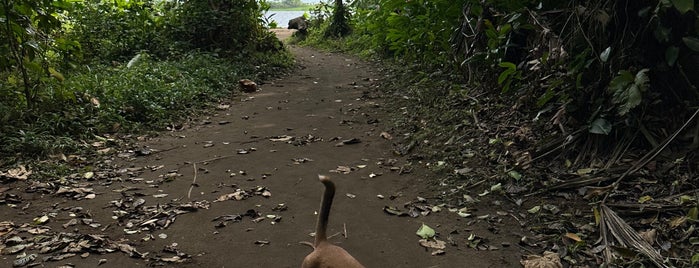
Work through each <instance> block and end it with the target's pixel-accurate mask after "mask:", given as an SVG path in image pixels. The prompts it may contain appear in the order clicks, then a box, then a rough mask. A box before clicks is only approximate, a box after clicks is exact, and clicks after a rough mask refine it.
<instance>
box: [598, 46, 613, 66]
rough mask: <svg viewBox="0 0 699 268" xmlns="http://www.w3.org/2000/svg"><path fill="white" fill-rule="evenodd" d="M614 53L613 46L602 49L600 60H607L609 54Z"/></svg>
mask: <svg viewBox="0 0 699 268" xmlns="http://www.w3.org/2000/svg"><path fill="white" fill-rule="evenodd" d="M611 53H612V47H607V49H605V50H604V51H602V54H600V55H599V58H600V60H602V62H607V60H609V54H611Z"/></svg>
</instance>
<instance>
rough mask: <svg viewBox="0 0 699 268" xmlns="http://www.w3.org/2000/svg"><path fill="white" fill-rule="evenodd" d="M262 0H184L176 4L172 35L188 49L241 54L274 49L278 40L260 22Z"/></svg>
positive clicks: (264, 8)
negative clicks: (259, 2) (184, 0)
mask: <svg viewBox="0 0 699 268" xmlns="http://www.w3.org/2000/svg"><path fill="white" fill-rule="evenodd" d="M268 8H269V5H266V4H265V2H264V1H262V4H258V1H255V0H216V1H186V2H183V3H182V4H180V5H179V6H177V7H176V8H175V11H174V12H175V16H174V17H175V18H176V19H174V21H173V22H172V25H171V26H170V27H171V29H170V31H171V33H170V34H171V38H172V39H173V40H178V41H180V42H182V43H183V44H185V45H186V47H187V48H189V49H202V50H205V51H211V52H217V53H223V54H240V53H246V52H249V51H277V50H279V49H281V44H279V42H278V41H277V39H276V37H275V36H274V34H273V33H270V32H269V31H267V30H266V29H265V28H264V27H263V26H262V23H264V20H263V18H262V13H263V11H264V10H266V9H268Z"/></svg>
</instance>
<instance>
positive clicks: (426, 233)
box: [415, 223, 435, 239]
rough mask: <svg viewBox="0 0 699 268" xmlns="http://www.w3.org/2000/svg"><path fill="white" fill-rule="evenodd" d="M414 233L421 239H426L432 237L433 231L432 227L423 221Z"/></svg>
mask: <svg viewBox="0 0 699 268" xmlns="http://www.w3.org/2000/svg"><path fill="white" fill-rule="evenodd" d="M415 234H417V235H418V236H420V237H422V238H423V239H427V238H431V237H434V235H435V231H434V229H432V228H431V227H429V226H427V225H426V224H424V223H423V224H422V226H420V228H419V229H417V232H415Z"/></svg>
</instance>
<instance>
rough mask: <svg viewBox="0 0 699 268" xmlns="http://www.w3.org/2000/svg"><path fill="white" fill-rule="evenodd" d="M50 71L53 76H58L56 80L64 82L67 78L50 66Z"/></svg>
mask: <svg viewBox="0 0 699 268" xmlns="http://www.w3.org/2000/svg"><path fill="white" fill-rule="evenodd" d="M49 73H50V74H51V76H52V77H53V78H56V80H58V81H61V82H63V80H66V78H65V77H64V76H63V74H61V73H59V72H58V71H56V69H54V68H53V67H49Z"/></svg>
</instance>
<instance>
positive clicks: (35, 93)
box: [0, 0, 293, 164]
mask: <svg viewBox="0 0 699 268" xmlns="http://www.w3.org/2000/svg"><path fill="white" fill-rule="evenodd" d="M268 8H269V5H268V4H267V3H266V2H265V1H259V2H258V1H252V0H250V1H245V0H219V1H200V0H193V1H160V0H145V1H128V0H116V1H112V0H95V1H64V0H59V1H51V0H40V1H36V0H31V1H29V0H12V1H11V0H0V51H1V52H3V54H2V56H0V156H2V157H12V158H15V159H20V158H26V157H41V156H45V155H46V154H51V153H56V152H61V153H70V152H75V151H77V150H81V149H83V148H85V147H83V146H82V145H81V144H84V142H83V141H82V140H90V139H92V138H93V137H94V136H93V135H100V134H103V133H115V132H123V131H140V130H148V129H162V128H164V127H165V126H166V125H167V124H170V123H172V122H175V121H177V120H182V119H184V118H186V117H188V116H191V115H192V113H194V112H196V111H198V110H201V109H202V108H205V107H207V103H208V102H211V101H214V100H218V99H220V98H225V97H228V96H230V94H231V93H232V92H233V90H234V89H236V88H237V81H238V80H239V79H240V78H242V77H245V78H251V79H254V78H256V77H263V76H265V75H267V74H270V73H278V72H281V71H283V70H284V69H285V68H288V67H289V66H291V65H292V64H293V61H292V58H291V56H290V54H289V53H288V52H286V51H284V50H282V46H281V43H280V42H279V41H278V40H277V39H276V37H275V36H274V35H273V34H272V33H270V32H268V31H266V29H265V28H264V26H263V25H262V23H263V21H264V18H262V16H261V14H262V12H263V11H264V10H266V9H268ZM207 51H208V52H207ZM0 163H2V164H6V162H5V161H4V160H3V161H2V162H0Z"/></svg>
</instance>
